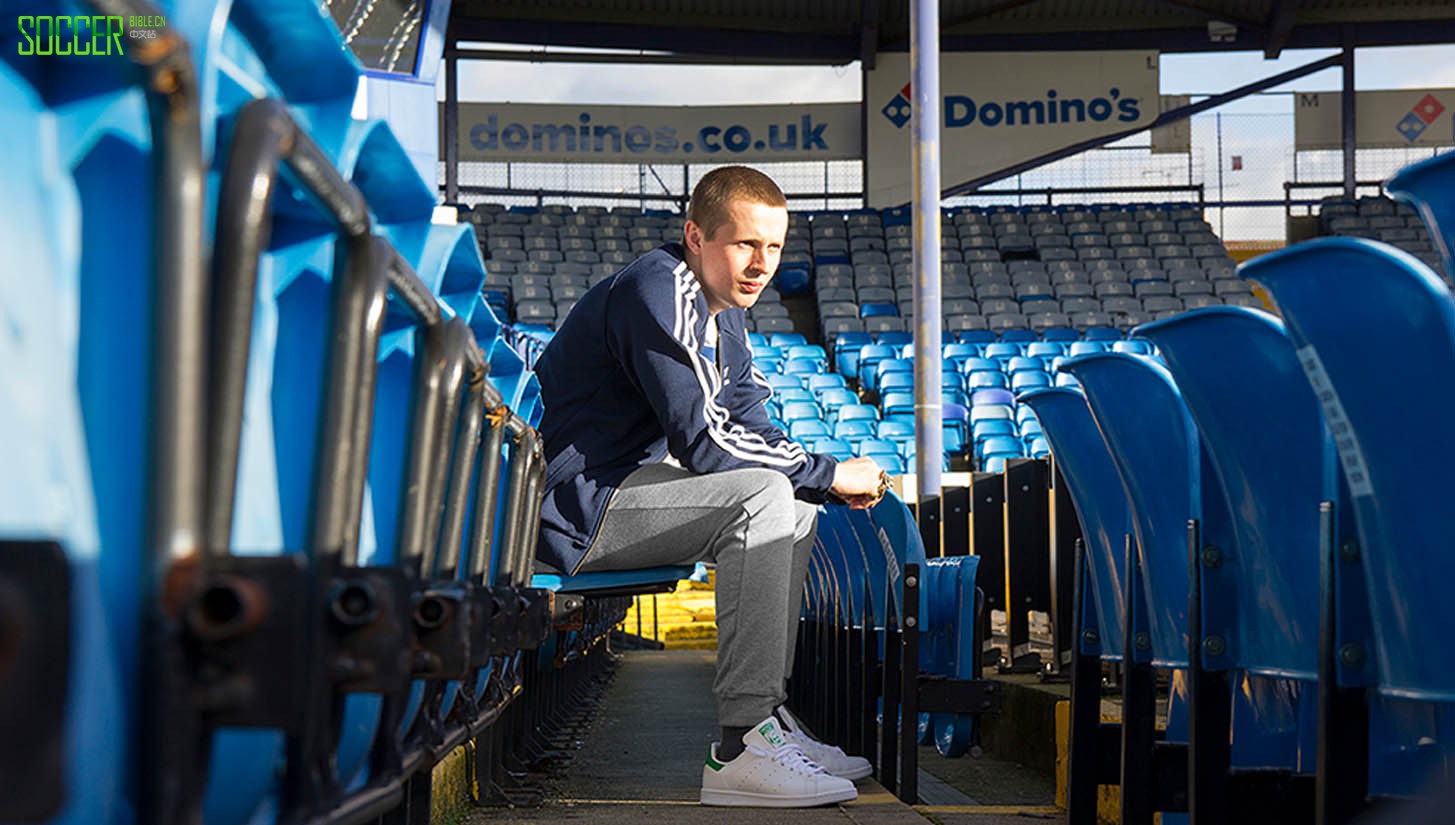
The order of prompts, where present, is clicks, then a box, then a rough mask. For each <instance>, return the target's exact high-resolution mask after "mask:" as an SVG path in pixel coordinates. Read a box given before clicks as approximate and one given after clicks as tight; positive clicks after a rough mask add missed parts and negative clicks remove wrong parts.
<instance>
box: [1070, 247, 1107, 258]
mask: <svg viewBox="0 0 1455 825" xmlns="http://www.w3.org/2000/svg"><path fill="white" fill-rule="evenodd" d="M1116 257H1117V254H1116V253H1115V252H1113V251H1112V249H1111V247H1108V246H1083V247H1081V248H1080V249H1077V250H1076V258H1077V260H1081V261H1099V260H1110V259H1115V258H1116Z"/></svg>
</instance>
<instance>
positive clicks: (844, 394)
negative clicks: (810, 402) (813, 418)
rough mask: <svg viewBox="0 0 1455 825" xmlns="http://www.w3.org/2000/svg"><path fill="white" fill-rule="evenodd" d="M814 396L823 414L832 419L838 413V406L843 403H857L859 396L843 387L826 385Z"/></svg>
mask: <svg viewBox="0 0 1455 825" xmlns="http://www.w3.org/2000/svg"><path fill="white" fill-rule="evenodd" d="M816 397H817V398H818V404H819V406H820V407H822V408H823V411H824V416H825V417H826V418H828V419H833V418H834V417H835V416H836V415H837V414H838V410H839V408H840V407H842V406H844V405H845V404H857V403H859V396H857V395H855V394H854V391H853V390H851V389H847V388H844V387H828V388H826V389H822V390H819V391H818V393H817V395H816Z"/></svg>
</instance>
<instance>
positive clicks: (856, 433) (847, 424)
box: [833, 418, 875, 442]
mask: <svg viewBox="0 0 1455 825" xmlns="http://www.w3.org/2000/svg"><path fill="white" fill-rule="evenodd" d="M874 425H875V422H874V421H872V420H870V419H868V418H853V419H850V420H848V421H836V422H834V429H833V437H834V438H840V439H843V440H844V441H849V442H853V441H858V440H862V439H864V438H868V437H870V436H873V435H874Z"/></svg>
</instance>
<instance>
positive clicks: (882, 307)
mask: <svg viewBox="0 0 1455 825" xmlns="http://www.w3.org/2000/svg"><path fill="white" fill-rule="evenodd" d="M886 315H892V316H895V317H898V315H899V307H897V306H895V305H894V304H878V303H869V304H861V305H860V306H859V317H860V318H879V317H883V316H886Z"/></svg>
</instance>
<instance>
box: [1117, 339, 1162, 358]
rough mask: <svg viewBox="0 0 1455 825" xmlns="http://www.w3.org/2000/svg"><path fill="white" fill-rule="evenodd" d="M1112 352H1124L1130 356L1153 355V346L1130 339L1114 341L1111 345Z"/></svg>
mask: <svg viewBox="0 0 1455 825" xmlns="http://www.w3.org/2000/svg"><path fill="white" fill-rule="evenodd" d="M1111 351H1112V352H1124V353H1126V354H1128V355H1151V354H1152V345H1151V343H1149V342H1147V341H1138V340H1134V339H1130V338H1128V339H1126V340H1124V341H1113V342H1112V345H1111Z"/></svg>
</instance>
